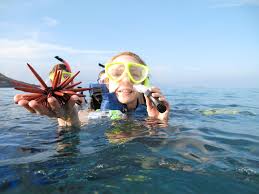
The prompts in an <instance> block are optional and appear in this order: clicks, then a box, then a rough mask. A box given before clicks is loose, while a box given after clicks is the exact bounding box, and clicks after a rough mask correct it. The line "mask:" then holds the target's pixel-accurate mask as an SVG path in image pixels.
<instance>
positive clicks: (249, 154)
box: [0, 88, 259, 194]
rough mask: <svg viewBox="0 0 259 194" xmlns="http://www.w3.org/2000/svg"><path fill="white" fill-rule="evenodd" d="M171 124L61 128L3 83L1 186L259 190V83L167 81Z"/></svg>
mask: <svg viewBox="0 0 259 194" xmlns="http://www.w3.org/2000/svg"><path fill="white" fill-rule="evenodd" d="M164 91H165V93H166V96H167V98H168V100H169V102H170V104H171V109H172V110H171V114H170V121H169V125H168V126H164V125H163V124H159V123H158V122H157V121H155V120H150V119H149V120H144V119H141V120H136V119H135V120H133V119H129V120H122V121H110V120H107V119H98V120H92V121H90V122H89V124H88V125H85V126H83V127H81V128H80V129H76V128H60V127H58V126H57V122H56V121H55V119H49V118H46V117H42V116H38V115H32V114H30V113H27V112H26V111H25V110H24V109H22V108H20V107H18V106H17V105H15V104H14V103H13V101H12V98H13V95H14V94H15V93H17V91H14V90H12V89H0V193H12V194H13V193H154V194H157V193H233V194H237V193H242V194H245V193H249V194H250V193H258V191H259V117H258V115H259V89H204V88H195V89H167V90H164Z"/></svg>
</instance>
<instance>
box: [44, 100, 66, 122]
mask: <svg viewBox="0 0 259 194" xmlns="http://www.w3.org/2000/svg"><path fill="white" fill-rule="evenodd" d="M48 103H49V105H50V108H51V110H52V111H53V112H54V113H55V114H56V116H57V117H63V116H64V109H63V107H62V106H61V105H60V103H59V102H58V100H57V99H56V98H54V97H50V98H48Z"/></svg>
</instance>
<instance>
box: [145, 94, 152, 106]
mask: <svg viewBox="0 0 259 194" xmlns="http://www.w3.org/2000/svg"><path fill="white" fill-rule="evenodd" d="M145 99H146V105H147V108H148V109H153V108H154V106H153V103H152V101H151V100H150V99H149V98H148V97H146V96H145Z"/></svg>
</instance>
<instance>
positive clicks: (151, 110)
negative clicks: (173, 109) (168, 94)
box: [145, 87, 170, 121]
mask: <svg viewBox="0 0 259 194" xmlns="http://www.w3.org/2000/svg"><path fill="white" fill-rule="evenodd" d="M151 92H152V94H151V95H152V96H153V97H154V98H158V100H160V101H161V102H163V104H164V105H165V106H166V111H165V112H164V113H160V112H159V111H158V110H157V109H156V107H155V106H154V104H153V103H152V101H151V100H150V99H149V98H148V97H146V96H145V99H146V105H147V112H148V116H150V117H153V118H157V119H160V120H163V121H167V120H168V117H169V110H170V106H169V103H168V102H167V101H166V98H165V96H163V95H162V93H161V91H160V89H159V88H156V87H152V88H151Z"/></svg>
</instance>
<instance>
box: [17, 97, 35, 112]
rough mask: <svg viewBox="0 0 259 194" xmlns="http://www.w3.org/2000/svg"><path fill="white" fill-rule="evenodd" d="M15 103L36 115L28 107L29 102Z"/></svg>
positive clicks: (20, 101)
mask: <svg viewBox="0 0 259 194" xmlns="http://www.w3.org/2000/svg"><path fill="white" fill-rule="evenodd" d="M17 103H18V105H20V106H22V107H24V108H25V109H27V110H28V111H29V112H31V113H36V111H35V110H34V109H32V108H31V107H30V106H29V101H27V100H19V101H17Z"/></svg>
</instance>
